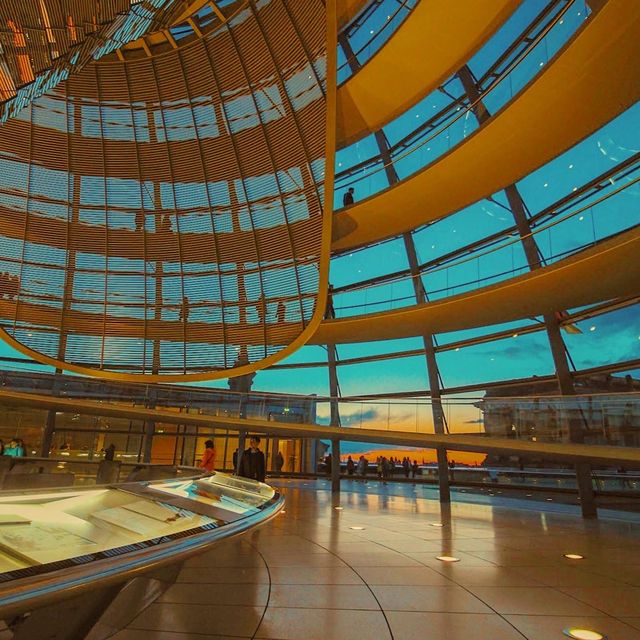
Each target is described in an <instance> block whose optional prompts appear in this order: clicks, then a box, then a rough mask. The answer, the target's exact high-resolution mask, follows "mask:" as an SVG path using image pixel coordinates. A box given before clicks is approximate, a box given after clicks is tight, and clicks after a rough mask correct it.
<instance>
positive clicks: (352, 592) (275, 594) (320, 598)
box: [269, 584, 380, 610]
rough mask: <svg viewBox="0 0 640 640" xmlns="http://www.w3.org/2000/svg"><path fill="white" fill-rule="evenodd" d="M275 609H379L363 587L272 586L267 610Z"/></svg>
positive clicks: (342, 585)
mask: <svg viewBox="0 0 640 640" xmlns="http://www.w3.org/2000/svg"><path fill="white" fill-rule="evenodd" d="M275 607H291V608H293V607H298V608H310V609H317V608H320V609H370V610H379V609H380V607H379V606H378V603H377V602H376V599H375V598H374V596H373V594H372V593H371V591H370V590H369V589H368V588H367V587H366V586H365V585H344V584H327V585H322V584H295V585H293V584H274V585H272V587H271V594H270V597H269V608H275Z"/></svg>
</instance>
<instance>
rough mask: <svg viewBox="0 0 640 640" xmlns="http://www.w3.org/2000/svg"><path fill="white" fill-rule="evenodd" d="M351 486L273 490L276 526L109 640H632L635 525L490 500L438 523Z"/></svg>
mask: <svg viewBox="0 0 640 640" xmlns="http://www.w3.org/2000/svg"><path fill="white" fill-rule="evenodd" d="M349 482H350V481H346V482H345V483H344V484H343V492H342V495H341V498H339V499H336V498H333V499H332V497H331V494H330V493H329V490H328V489H329V485H328V483H327V482H325V481H313V480H309V481H299V480H295V481H280V486H281V487H283V490H284V492H285V493H286V497H287V505H286V511H285V512H284V513H283V514H282V515H280V516H278V517H277V518H276V519H275V520H274V521H272V522H271V523H269V524H267V525H266V526H264V527H263V528H262V529H260V530H258V531H255V532H253V533H249V534H247V535H245V536H243V537H241V538H238V539H236V540H232V541H229V542H227V543H224V544H223V545H221V546H218V547H215V548H214V549H213V550H212V551H210V552H208V553H206V554H203V555H201V556H199V557H195V558H193V559H191V560H189V561H188V562H187V563H186V565H185V567H184V568H183V570H182V572H181V573H180V576H179V578H178V582H177V583H176V584H175V585H173V586H172V587H170V588H169V590H168V591H167V592H165V594H164V595H163V596H162V598H161V600H160V601H159V602H156V603H155V604H153V605H151V606H150V607H149V608H148V609H147V610H146V611H145V612H144V613H142V614H141V615H140V616H139V617H138V618H136V619H135V620H134V621H133V622H132V623H131V624H130V625H129V628H128V629H127V630H125V631H122V632H120V633H119V634H117V635H116V636H114V638H116V639H117V640H196V639H197V640H213V639H216V640H221V639H222V638H229V639H231V638H235V639H238V638H271V639H276V638H277V639H280V640H288V639H290V640H294V639H295V640H299V639H302V638H304V639H306V640H315V639H318V640H333V639H334V638H335V639H340V640H345V639H347V638H362V639H363V640H364V639H367V640H368V639H372V640H373V639H375V640H388V639H391V638H393V639H395V640H400V639H402V640H405V639H410V638H428V639H429V640H458V639H462V638H464V639H465V640H468V639H469V638H473V640H522V639H523V638H525V639H528V640H553V639H554V638H558V640H560V639H561V638H563V637H564V636H563V635H562V630H563V629H564V628H566V627H569V626H578V625H579V626H583V627H587V628H590V629H597V630H598V631H600V632H601V633H604V634H607V635H608V636H609V638H610V640H639V639H640V537H639V536H638V532H639V531H640V524H632V523H630V522H625V521H620V520H613V519H609V520H606V519H604V520H601V521H598V522H591V521H584V520H582V519H580V518H579V517H578V515H577V511H576V509H575V507H571V506H560V505H549V508H548V509H547V507H546V505H545V506H544V507H543V508H544V511H542V512H541V511H539V509H540V505H539V504H537V505H535V504H532V503H530V502H518V503H515V504H518V505H519V506H520V507H521V508H514V507H513V504H514V503H513V502H512V503H508V502H506V501H503V500H500V499H498V498H496V499H495V502H494V504H493V505H487V504H463V503H459V502H456V503H454V504H452V505H451V507H450V510H449V511H447V510H446V509H445V510H444V511H441V506H440V504H439V503H438V502H437V501H435V500H433V499H429V496H431V495H435V493H432V492H430V491H429V490H428V489H423V488H422V487H414V486H413V485H400V484H394V483H390V484H389V485H387V486H380V485H378V484H377V483H371V484H370V485H366V486H365V485H364V484H362V483H356V482H353V487H354V488H357V490H355V491H351V490H350V489H349V484H348V483H349ZM338 506H339V507H341V509H336V508H335V507H338ZM440 525H442V526H440ZM565 553H578V554H581V555H584V559H583V560H568V559H566V558H564V556H563V554H565ZM440 555H454V556H455V557H457V558H459V562H456V563H451V564H446V563H444V562H441V561H440V560H438V559H436V556H440Z"/></svg>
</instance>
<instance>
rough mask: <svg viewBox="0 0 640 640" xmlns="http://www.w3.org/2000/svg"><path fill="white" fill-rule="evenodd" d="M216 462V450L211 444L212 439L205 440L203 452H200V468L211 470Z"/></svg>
mask: <svg viewBox="0 0 640 640" xmlns="http://www.w3.org/2000/svg"><path fill="white" fill-rule="evenodd" d="M215 463H216V450H215V448H214V446H213V440H207V441H206V442H205V443H204V453H203V454H202V462H201V463H200V468H201V469H206V470H207V471H208V472H209V473H211V472H212V471H213V467H214V466H215Z"/></svg>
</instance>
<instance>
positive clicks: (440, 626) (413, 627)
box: [386, 611, 549, 640]
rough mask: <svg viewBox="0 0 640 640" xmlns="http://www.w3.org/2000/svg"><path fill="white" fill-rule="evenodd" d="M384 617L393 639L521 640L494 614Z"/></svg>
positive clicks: (521, 639) (407, 613) (395, 615)
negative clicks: (389, 626)
mask: <svg viewBox="0 0 640 640" xmlns="http://www.w3.org/2000/svg"><path fill="white" fill-rule="evenodd" d="M386 615H387V619H388V620H389V624H390V625H391V630H392V631H393V635H394V638H398V639H403V640H409V639H413V638H415V639H416V640H417V639H418V638H424V639H425V640H426V639H428V640H523V638H522V636H521V635H520V634H519V633H518V632H517V631H516V630H515V629H513V627H512V626H511V625H510V624H509V623H508V622H506V621H505V620H503V619H502V618H501V617H500V616H498V615H495V614H478V613H414V612H398V611H390V612H388V613H387V614H386ZM427 630H428V631H427ZM545 640H549V638H546V639H545Z"/></svg>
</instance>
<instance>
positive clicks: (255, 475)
mask: <svg viewBox="0 0 640 640" xmlns="http://www.w3.org/2000/svg"><path fill="white" fill-rule="evenodd" d="M259 447H260V438H259V437H258V436H251V438H249V448H248V449H246V450H245V451H244V453H243V454H242V460H241V462H240V467H241V468H240V474H239V475H241V476H243V477H245V478H252V479H253V480H258V481H259V482H264V477H265V466H264V453H262V451H260V449H259Z"/></svg>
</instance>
